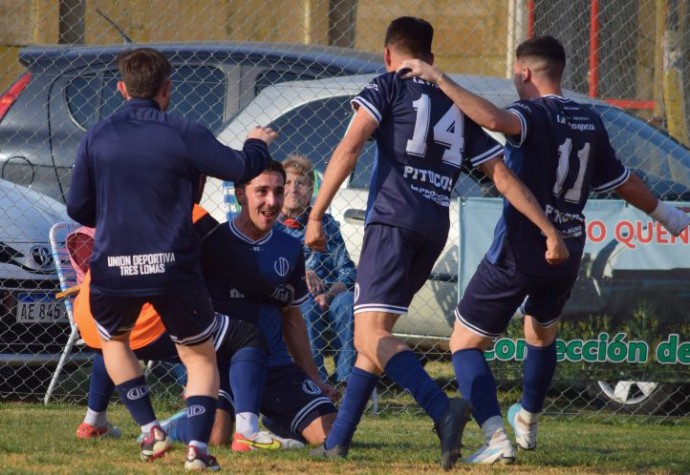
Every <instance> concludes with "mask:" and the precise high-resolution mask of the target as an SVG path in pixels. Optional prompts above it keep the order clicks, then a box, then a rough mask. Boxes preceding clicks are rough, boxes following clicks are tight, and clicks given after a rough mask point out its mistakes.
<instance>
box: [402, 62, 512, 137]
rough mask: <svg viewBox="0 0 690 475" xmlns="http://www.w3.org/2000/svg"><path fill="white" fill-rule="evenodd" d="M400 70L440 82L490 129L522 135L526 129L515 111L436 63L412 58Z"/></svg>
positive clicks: (469, 114) (458, 103) (468, 113)
mask: <svg viewBox="0 0 690 475" xmlns="http://www.w3.org/2000/svg"><path fill="white" fill-rule="evenodd" d="M398 72H399V73H401V75H402V77H403V79H407V78H411V77H418V78H421V79H424V80H425V81H428V82H431V83H434V84H437V85H438V87H439V88H440V89H441V90H442V91H443V93H444V94H445V95H446V96H448V97H449V98H450V99H451V100H452V101H453V102H454V103H455V105H456V106H458V108H459V109H460V110H461V111H462V112H463V113H464V114H465V115H466V116H467V117H469V118H470V119H472V120H473V121H475V122H476V123H477V124H479V125H481V126H482V127H484V128H486V129H489V130H493V131H495V132H501V133H504V134H506V135H520V133H521V131H522V128H521V125H520V119H518V117H517V116H516V115H515V114H513V113H511V112H508V111H506V110H503V109H501V108H499V107H496V106H495V105H494V104H493V103H492V102H490V101H487V100H486V99H484V98H482V97H480V96H478V95H476V94H474V93H472V92H470V91H468V90H467V89H465V88H463V87H462V86H460V85H459V84H457V83H456V82H455V81H453V80H452V79H451V78H450V77H448V76H447V75H446V74H445V73H444V72H443V71H441V70H440V69H438V68H437V67H436V66H433V65H431V64H427V63H425V62H424V61H420V60H418V59H412V60H407V61H405V62H403V64H402V66H401V67H400V68H399V69H398Z"/></svg>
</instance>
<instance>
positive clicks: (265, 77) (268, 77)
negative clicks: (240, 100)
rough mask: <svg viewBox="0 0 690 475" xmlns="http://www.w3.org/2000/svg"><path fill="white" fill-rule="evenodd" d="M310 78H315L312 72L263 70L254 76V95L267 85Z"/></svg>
mask: <svg viewBox="0 0 690 475" xmlns="http://www.w3.org/2000/svg"><path fill="white" fill-rule="evenodd" d="M310 79H316V77H315V76H314V75H312V74H304V73H299V74H298V73H294V72H292V71H276V70H273V69H272V70H268V71H264V72H262V73H261V74H259V75H258V76H257V78H256V83H255V86H254V95H255V96H256V95H258V94H259V93H260V92H261V91H262V90H264V89H266V88H267V87H268V86H272V85H273V84H278V83H280V82H287V81H300V80H301V81H307V80H310Z"/></svg>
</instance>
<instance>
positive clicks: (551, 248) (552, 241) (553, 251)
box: [544, 233, 570, 266]
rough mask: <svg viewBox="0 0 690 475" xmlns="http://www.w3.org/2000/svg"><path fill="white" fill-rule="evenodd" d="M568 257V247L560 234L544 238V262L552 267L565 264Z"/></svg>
mask: <svg viewBox="0 0 690 475" xmlns="http://www.w3.org/2000/svg"><path fill="white" fill-rule="evenodd" d="M569 257H570V251H568V247H567V246H566V245H565V242H564V241H563V238H561V236H560V234H558V233H556V234H554V235H553V236H547V237H546V253H545V255H544V258H545V259H546V262H548V263H549V264H551V265H552V266H554V265H556V264H560V263H562V262H565V261H566V260H568V258H569Z"/></svg>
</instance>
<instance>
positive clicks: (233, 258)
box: [202, 221, 309, 366]
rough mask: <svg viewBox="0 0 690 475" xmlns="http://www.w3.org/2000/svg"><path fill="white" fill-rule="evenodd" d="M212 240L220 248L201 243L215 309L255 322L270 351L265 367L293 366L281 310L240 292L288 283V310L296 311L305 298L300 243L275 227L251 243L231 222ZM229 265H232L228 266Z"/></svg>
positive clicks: (207, 280) (306, 290) (230, 315)
mask: <svg viewBox="0 0 690 475" xmlns="http://www.w3.org/2000/svg"><path fill="white" fill-rule="evenodd" d="M219 230H222V234H221V235H220V237H219V238H218V239H217V240H216V241H217V242H219V243H222V246H220V247H216V249H215V250H213V251H211V249H210V246H207V245H206V244H205V243H204V245H203V248H204V253H203V254H202V266H203V269H204V275H205V277H206V284H207V287H208V291H209V294H210V296H211V300H212V302H213V308H214V309H215V310H216V311H217V312H220V313H223V314H225V315H228V316H229V317H230V318H237V319H239V320H245V321H249V322H252V323H256V324H257V325H258V326H259V329H260V330H261V331H262V333H263V335H264V337H265V338H266V342H267V343H268V347H269V351H270V354H269V363H268V365H269V366H280V365H284V364H289V363H291V362H292V358H291V357H290V354H289V353H288V350H287V347H286V346H285V342H284V340H283V326H282V318H281V312H280V307H279V306H278V305H276V304H270V303H266V302H265V301H263V300H260V299H258V298H255V297H251V296H249V295H246V294H245V293H243V292H241V291H240V290H239V288H238V285H237V282H238V281H240V280H241V281H242V286H243V288H253V289H271V288H275V287H276V286H278V285H280V284H290V285H292V287H293V288H294V290H295V298H294V300H293V302H292V306H294V307H299V306H300V305H301V304H302V303H304V302H305V301H306V300H307V298H308V296H309V290H308V289H307V284H306V278H305V267H304V254H303V252H302V244H301V243H300V242H299V240H297V239H295V238H294V237H292V236H289V235H288V234H286V233H284V232H283V231H281V230H279V229H277V228H273V229H272V230H271V231H269V233H268V234H267V235H266V236H264V237H263V238H261V239H259V240H257V241H255V240H252V239H251V238H249V237H247V236H246V235H244V234H243V233H242V232H241V231H240V230H239V229H237V227H236V226H235V223H234V222H233V221H230V222H229V223H227V224H225V225H223V226H222V228H219ZM230 264H232V265H230Z"/></svg>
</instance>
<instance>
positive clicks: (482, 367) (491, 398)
mask: <svg viewBox="0 0 690 475" xmlns="http://www.w3.org/2000/svg"><path fill="white" fill-rule="evenodd" d="M451 361H452V362H453V369H454V370H455V377H456V378H457V380H458V387H459V389H460V393H461V394H462V395H463V397H464V398H465V399H467V400H468V401H470V403H471V404H472V407H473V408H474V412H473V415H474V418H475V420H476V421H477V423H478V424H479V425H480V426H481V425H482V424H484V422H485V421H486V420H487V419H489V418H490V417H492V416H500V415H501V409H500V407H499V406H498V397H497V396H496V380H494V376H493V374H492V373H491V368H489V365H488V364H487V362H486V359H485V358H484V352H482V351H481V350H479V349H475V348H472V349H467V350H458V351H456V352H455V353H453V356H452V358H451Z"/></svg>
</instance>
